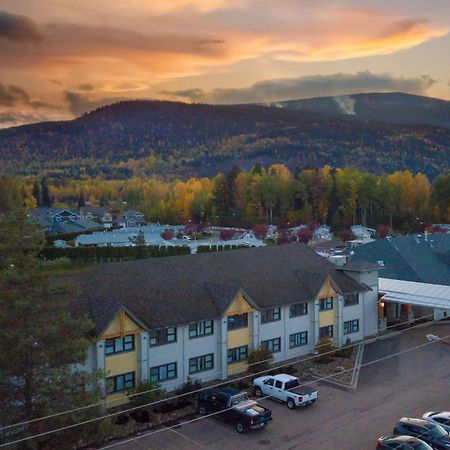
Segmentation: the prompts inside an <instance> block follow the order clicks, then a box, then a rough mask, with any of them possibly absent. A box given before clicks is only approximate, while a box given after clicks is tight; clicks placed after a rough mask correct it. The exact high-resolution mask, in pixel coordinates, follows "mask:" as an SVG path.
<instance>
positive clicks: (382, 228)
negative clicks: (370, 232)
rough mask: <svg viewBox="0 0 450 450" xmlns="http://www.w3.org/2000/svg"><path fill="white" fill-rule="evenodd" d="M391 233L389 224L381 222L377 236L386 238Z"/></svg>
mask: <svg viewBox="0 0 450 450" xmlns="http://www.w3.org/2000/svg"><path fill="white" fill-rule="evenodd" d="M388 234H389V226H388V225H383V224H381V225H380V226H379V227H378V230H377V236H378V237H379V238H385V237H386V236H387V235H388Z"/></svg>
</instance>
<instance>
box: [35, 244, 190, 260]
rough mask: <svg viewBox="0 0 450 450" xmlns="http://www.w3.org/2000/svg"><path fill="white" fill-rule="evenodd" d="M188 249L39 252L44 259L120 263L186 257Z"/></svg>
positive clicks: (90, 248)
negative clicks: (155, 258) (154, 258)
mask: <svg viewBox="0 0 450 450" xmlns="http://www.w3.org/2000/svg"><path fill="white" fill-rule="evenodd" d="M189 253H190V249H189V247H182V246H177V247H175V246H170V247H168V246H164V247H158V246H148V247H139V246H136V247H70V248H56V247H46V248H44V249H43V251H42V252H41V257H43V258H45V259H56V258H63V257H65V258H69V259H70V260H72V261H73V260H78V261H82V262H96V261H102V262H107V261H122V260H125V259H140V258H153V257H163V256H175V255H187V254H189Z"/></svg>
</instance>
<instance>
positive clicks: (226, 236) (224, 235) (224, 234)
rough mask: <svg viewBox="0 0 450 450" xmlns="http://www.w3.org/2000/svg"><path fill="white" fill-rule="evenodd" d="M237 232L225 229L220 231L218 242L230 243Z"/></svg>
mask: <svg viewBox="0 0 450 450" xmlns="http://www.w3.org/2000/svg"><path fill="white" fill-rule="evenodd" d="M236 233H237V231H236V230H233V229H230V228H227V229H225V230H221V231H220V236H219V237H220V240H221V241H230V240H231V239H233V238H234V236H236Z"/></svg>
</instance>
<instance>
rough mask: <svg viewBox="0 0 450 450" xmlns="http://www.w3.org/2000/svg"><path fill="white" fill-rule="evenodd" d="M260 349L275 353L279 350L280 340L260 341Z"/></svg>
mask: <svg viewBox="0 0 450 450" xmlns="http://www.w3.org/2000/svg"><path fill="white" fill-rule="evenodd" d="M261 347H264V348H267V350H269V352H271V353H277V352H279V351H280V350H281V338H279V337H278V338H275V339H268V340H267V341H261Z"/></svg>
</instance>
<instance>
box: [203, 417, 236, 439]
mask: <svg viewBox="0 0 450 450" xmlns="http://www.w3.org/2000/svg"><path fill="white" fill-rule="evenodd" d="M208 422H212V421H208ZM214 426H216V427H218V428H220V429H221V430H223V431H226V432H227V433H228V434H231V435H233V436H236V433H233V432H232V431H230V430H229V429H228V428H226V427H224V426H223V425H220V424H219V423H216V422H214Z"/></svg>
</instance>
